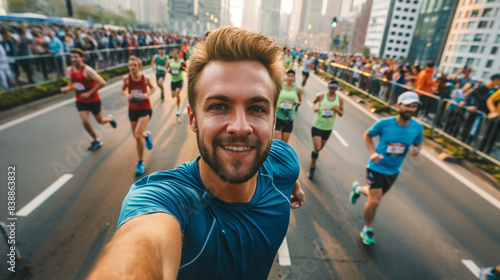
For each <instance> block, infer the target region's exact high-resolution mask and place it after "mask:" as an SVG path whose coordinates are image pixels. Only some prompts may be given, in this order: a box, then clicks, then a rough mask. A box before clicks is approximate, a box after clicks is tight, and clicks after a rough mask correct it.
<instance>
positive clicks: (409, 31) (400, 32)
mask: <svg viewBox="0 0 500 280" xmlns="http://www.w3.org/2000/svg"><path fill="white" fill-rule="evenodd" d="M421 1H422V0H375V1H373V5H372V11H371V14H370V21H369V23H368V30H367V33H366V40H365V45H366V46H367V47H369V48H370V53H371V54H372V55H374V56H380V57H383V58H397V59H400V58H406V57H407V56H408V53H409V51H410V45H411V41H412V38H413V34H414V31H415V26H416V24H417V20H418V15H419V11H420V4H421Z"/></svg>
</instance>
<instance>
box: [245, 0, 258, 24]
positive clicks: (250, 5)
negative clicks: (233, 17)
mask: <svg viewBox="0 0 500 280" xmlns="http://www.w3.org/2000/svg"><path fill="white" fill-rule="evenodd" d="M257 19H258V12H257V3H256V1H254V0H244V2H243V14H242V17H241V28H243V29H246V30H250V31H258V30H259V29H258V21H257Z"/></svg>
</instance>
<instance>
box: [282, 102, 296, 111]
mask: <svg viewBox="0 0 500 280" xmlns="http://www.w3.org/2000/svg"><path fill="white" fill-rule="evenodd" d="M292 106H293V103H292V102H290V101H283V102H281V103H280V108H281V109H283V110H291V109H292Z"/></svg>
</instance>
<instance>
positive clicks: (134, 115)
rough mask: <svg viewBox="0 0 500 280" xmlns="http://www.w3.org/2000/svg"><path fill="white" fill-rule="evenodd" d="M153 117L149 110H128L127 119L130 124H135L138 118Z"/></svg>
mask: <svg viewBox="0 0 500 280" xmlns="http://www.w3.org/2000/svg"><path fill="white" fill-rule="evenodd" d="M152 115H153V111H152V110H151V109H146V110H128V118H129V120H130V121H131V122H136V121H138V120H139V118H142V117H145V116H149V119H151V116H152Z"/></svg>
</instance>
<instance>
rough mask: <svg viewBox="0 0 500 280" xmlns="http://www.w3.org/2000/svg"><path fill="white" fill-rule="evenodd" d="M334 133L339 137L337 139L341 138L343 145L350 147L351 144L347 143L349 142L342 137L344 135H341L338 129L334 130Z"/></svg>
mask: <svg viewBox="0 0 500 280" xmlns="http://www.w3.org/2000/svg"><path fill="white" fill-rule="evenodd" d="M333 135H335V137H337V139H339V141H340V143H342V145H344V147H349V144H347V142H346V141H345V140H344V138H342V136H340V134H339V133H338V132H337V131H336V130H334V131H333Z"/></svg>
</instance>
